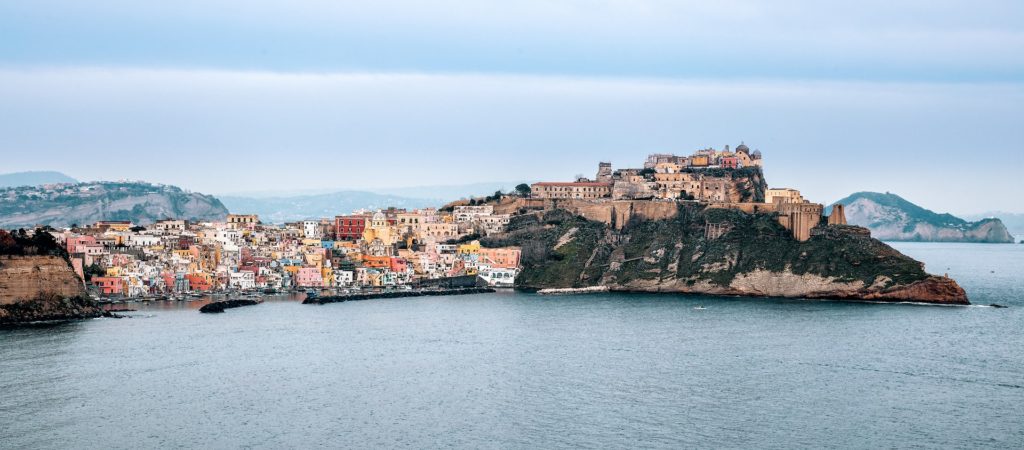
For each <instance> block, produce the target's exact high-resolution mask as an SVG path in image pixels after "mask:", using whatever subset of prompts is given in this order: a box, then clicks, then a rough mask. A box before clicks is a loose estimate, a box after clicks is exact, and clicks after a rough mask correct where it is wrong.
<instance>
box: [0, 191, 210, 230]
mask: <svg viewBox="0 0 1024 450" xmlns="http://www.w3.org/2000/svg"><path fill="white" fill-rule="evenodd" d="M227 213H228V210H227V208H225V207H224V204H222V203H221V202H220V200H217V199H216V198H215V197H213V196H209V195H203V194H199V193H192V192H187V191H184V190H182V189H181V188H178V187H176V186H166V185H159V184H150V183H144V182H89V183H77V184H66V185H60V186H57V187H49V188H45V187H42V186H33V187H29V186H21V187H12V188H5V189H0V228H18V227H31V226H34V225H37V224H38V225H50V226H54V227H66V226H69V225H71V224H80V225H85V224H89V223H93V222H97V221H100V220H130V221H132V222H134V223H136V224H142V225H144V224H149V223H152V222H154V221H157V220H160V219H164V218H175V219H188V220H223V219H224V217H225V216H227Z"/></svg>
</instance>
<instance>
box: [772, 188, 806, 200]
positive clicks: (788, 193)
mask: <svg viewBox="0 0 1024 450" xmlns="http://www.w3.org/2000/svg"><path fill="white" fill-rule="evenodd" d="M764 202H765V203H803V202H804V197H803V196H802V195H800V191H798V190H796V189H792V188H768V189H767V190H765V192H764Z"/></svg>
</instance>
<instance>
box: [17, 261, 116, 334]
mask: <svg viewBox="0 0 1024 450" xmlns="http://www.w3.org/2000/svg"><path fill="white" fill-rule="evenodd" d="M101 314H102V310H101V309H100V308H99V307H98V306H97V305H96V304H95V303H94V302H92V301H91V300H90V299H89V298H88V297H87V296H86V292H85V288H84V287H83V286H82V281H81V280H80V279H79V278H78V275H76V274H75V272H74V271H73V270H72V269H71V266H70V265H69V264H68V262H67V261H66V260H65V259H63V258H61V257H59V256H49V255H45V256H44V255H33V256H0V324H14V323H23V322H33V321H40V320H67V319H76V318H86V317H98V316H100V315H101Z"/></svg>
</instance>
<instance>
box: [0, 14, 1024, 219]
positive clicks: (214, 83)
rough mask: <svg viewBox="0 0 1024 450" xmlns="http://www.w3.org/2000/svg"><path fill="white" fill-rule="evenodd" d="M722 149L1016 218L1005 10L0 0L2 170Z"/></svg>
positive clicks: (84, 172)
mask: <svg viewBox="0 0 1024 450" xmlns="http://www.w3.org/2000/svg"><path fill="white" fill-rule="evenodd" d="M740 142H744V143H746V144H747V145H748V146H750V147H751V148H755V149H759V150H761V152H762V153H763V154H764V158H765V174H766V177H767V179H768V182H769V184H770V185H772V186H773V187H776V186H777V187H783V186H785V187H795V188H798V189H801V191H803V193H804V195H805V197H807V198H809V199H810V200H812V201H817V202H823V203H829V202H832V201H835V200H838V199H839V198H841V197H844V196H846V195H847V194H850V193H852V192H855V191H861V190H872V191H883V192H884V191H891V192H895V193H898V194H900V195H902V196H904V197H905V198H908V199H910V200H911V201H914V202H916V203H918V204H920V205H922V206H925V207H928V208H930V209H934V210H937V211H943V212H945V211H949V212H954V213H960V214H967V213H978V212H983V211H989V210H1003V211H1016V212H1024V201H1022V200H1021V195H1022V193H1024V177H1022V176H1021V174H1020V171H1021V169H1020V168H1021V166H1022V163H1024V157H1022V156H1021V155H1022V154H1024V2H1020V1H970V2H968V1H943V0H932V1H902V2H892V1H875V0H866V1H858V2H848V1H842V2H830V1H809V0H775V1H752V0H722V1H715V2H707V1H662V0H629V1H624V0H623V1H619V0H612V1H582V0H568V1H552V0H546V1H539V0H517V1H514V2H509V1H507V0H506V1H490V0H476V1H454V0H439V1H432V2H421V1H409V0H375V1H372V2H366V1H359V2H348V1H338V0H292V1H287V2H285V1H281V2H270V1H263V0H248V1H241V0H202V1H200V0H178V1H175V2H138V1H129V0H33V1H15V0H0V155H2V159H0V161H2V162H0V172H14V171H22V170H59V171H62V172H65V173H67V174H68V175H71V176H73V177H76V178H78V179H83V180H97V179H104V180H115V179H141V180H147V181H153V182H161V183H168V184H175V185H179V186H181V187H183V188H187V189H190V190H194V191H200V192H205V193H214V194H218V193H220V194H223V193H232V192H249V191H266V190H273V189H281V190H287V191H294V190H301V189H328V188H339V189H341V188H346V189H353V188H354V189H363V190H373V189H382V188H386V187H403V186H421V185H451V184H460V183H467V184H468V183H477V182H485V181H490V180H502V181H505V180H530V181H535V180H568V179H571V178H572V177H573V176H574V175H575V174H587V175H592V174H593V172H596V168H597V162H598V161H611V162H612V163H613V165H614V166H615V167H636V166H639V165H640V164H641V163H642V161H643V159H644V157H645V156H646V155H647V154H648V153H673V152H674V153H677V154H689V153H691V152H692V151H694V150H697V149H700V148H706V147H709V146H712V147H715V148H722V147H723V146H724V145H727V144H728V145H730V146H731V147H735V146H736V145H738V144H739V143H740ZM426 194H427V193H425V194H424V196H428V195H426Z"/></svg>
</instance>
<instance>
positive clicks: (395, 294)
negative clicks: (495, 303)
mask: <svg viewBox="0 0 1024 450" xmlns="http://www.w3.org/2000/svg"><path fill="white" fill-rule="evenodd" d="M488 292H494V289H493V288H488V287H472V288H457V289H422V290H413V291H389V292H371V293H365V294H346V295H325V296H323V297H312V298H307V299H305V300H303V301H302V304H304V305H323V304H327V303H338V302H347V301H355V300H372V299H378V298H402V297H426V296H435V295H469V294H485V293H488Z"/></svg>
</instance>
